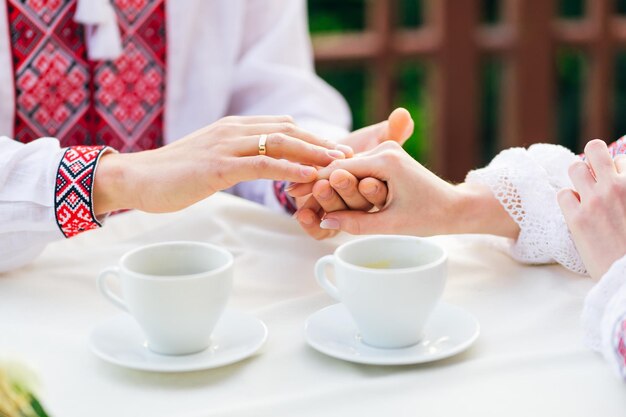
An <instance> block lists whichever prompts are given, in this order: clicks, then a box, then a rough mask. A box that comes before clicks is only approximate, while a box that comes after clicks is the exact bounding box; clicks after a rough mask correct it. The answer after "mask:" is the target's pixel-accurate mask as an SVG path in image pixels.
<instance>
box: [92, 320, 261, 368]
mask: <svg viewBox="0 0 626 417" xmlns="http://www.w3.org/2000/svg"><path fill="white" fill-rule="evenodd" d="M266 340H267V327H266V326H265V324H264V323H263V322H262V321H261V320H259V319H257V318H256V317H254V316H252V315H250V314H246V313H241V312H237V311H228V310H227V311H225V312H224V314H223V315H222V317H221V318H220V321H219V322H218V323H217V326H216V327H215V330H214V331H213V334H212V335H211V346H209V347H208V348H207V349H206V350H204V351H202V352H199V353H195V354H192V355H182V356H168V355H159V354H157V353H154V352H152V351H151V350H149V349H148V348H147V347H146V339H145V337H144V335H143V333H142V331H141V329H140V327H139V325H138V324H137V322H135V320H134V319H133V318H132V317H131V316H130V315H128V314H120V315H117V316H114V317H112V318H110V319H108V320H106V321H104V322H102V323H99V324H98V325H96V326H95V327H94V328H93V330H92V332H91V336H90V340H89V341H90V345H91V350H92V351H93V352H94V353H95V354H96V355H97V356H99V357H100V358H102V359H104V360H105V361H107V362H111V363H114V364H116V365H119V366H123V367H126V368H132V369H139V370H142V371H154V372H189V371H199V370H202V369H211V368H217V367H220V366H225V365H229V364H231V363H235V362H238V361H240V360H242V359H245V358H247V357H249V356H251V355H253V354H254V353H256V352H257V351H258V350H259V349H260V348H261V346H263V344H264V343H265V341H266Z"/></svg>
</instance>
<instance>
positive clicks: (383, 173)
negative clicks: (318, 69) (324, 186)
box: [318, 142, 519, 238]
mask: <svg viewBox="0 0 626 417" xmlns="http://www.w3.org/2000/svg"><path fill="white" fill-rule="evenodd" d="M341 170H344V171H347V172H348V173H350V174H351V175H353V176H354V177H355V178H357V179H360V181H361V183H363V182H364V181H365V180H363V179H365V178H375V179H377V180H379V181H383V182H384V183H386V186H387V188H388V195H387V202H386V204H385V205H384V207H383V208H382V209H381V210H380V211H378V212H373V213H366V212H363V211H350V210H347V211H335V212H332V213H328V214H326V216H325V218H324V221H323V222H322V224H321V226H322V227H323V228H326V229H330V230H343V231H346V232H348V233H352V234H372V233H395V234H411V235H420V236H426V235H434V234H444V233H490V234H496V235H500V236H506V237H512V238H514V237H516V236H517V234H518V233H519V229H518V227H517V225H516V224H515V222H514V221H513V220H512V219H511V218H510V216H509V215H508V214H507V213H506V211H505V210H504V208H503V207H502V206H501V205H500V203H499V202H498V200H497V199H496V198H495V197H494V196H493V194H492V193H491V191H490V190H489V189H488V188H486V187H482V186H477V185H470V184H461V185H452V184H450V183H448V182H446V181H444V180H442V179H441V178H439V177H437V176H436V175H435V174H433V173H432V172H430V171H429V170H427V169H426V168H424V167H423V166H422V165H420V164H419V163H418V162H417V161H415V160H414V159H413V158H412V157H411V156H410V155H409V154H407V153H406V152H405V151H404V150H403V149H402V147H401V146H400V145H399V144H398V143H396V142H385V143H383V144H381V145H379V146H378V147H376V148H375V149H374V150H372V151H370V152H366V153H364V154H361V155H357V156H355V157H354V158H351V159H346V160H341V161H335V162H333V163H331V164H330V165H329V166H328V167H326V168H322V169H320V171H319V173H318V174H319V178H320V179H328V178H330V177H331V176H333V175H337V174H336V173H338V172H339V173H341ZM342 175H343V174H342Z"/></svg>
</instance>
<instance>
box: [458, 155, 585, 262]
mask: <svg viewBox="0 0 626 417" xmlns="http://www.w3.org/2000/svg"><path fill="white" fill-rule="evenodd" d="M577 158H578V157H577V156H576V155H574V154H573V153H572V152H570V151H569V150H567V149H566V148H564V147H562V146H558V145H548V144H538V145H533V146H531V147H530V148H528V149H523V148H512V149H508V150H505V151H503V152H501V153H500V154H499V155H497V156H496V157H495V158H494V159H493V161H491V163H490V164H489V165H488V166H487V167H485V168H482V169H478V170H475V171H471V172H470V173H469V174H468V175H467V178H466V182H468V183H477V184H483V185H486V186H488V187H489V188H490V189H491V191H492V192H493V195H494V196H495V197H496V198H497V199H498V200H499V201H500V203H501V204H502V206H503V207H504V208H505V210H506V211H507V212H508V213H509V215H510V216H511V218H512V219H513V220H514V221H515V222H516V223H517V224H518V225H519V227H520V234H519V237H518V239H517V241H516V242H515V243H514V244H513V245H512V247H511V256H513V258H515V259H516V260H518V261H520V262H524V263H536V264H540V263H550V262H558V263H560V264H562V265H563V266H564V267H566V268H567V269H570V270H572V271H574V272H578V273H581V274H582V273H585V272H586V269H585V267H584V265H583V263H582V260H581V259H580V256H579V255H578V252H577V250H576V247H575V246H574V242H573V240H572V238H571V236H570V233H569V230H568V228H567V225H566V223H565V218H564V217H563V214H562V213H561V209H560V208H559V205H558V202H557V199H556V193H557V191H558V190H560V189H561V188H564V187H572V185H571V182H570V180H569V177H568V175H567V170H568V167H569V166H570V165H571V163H572V162H574V161H575V160H576V159H577Z"/></svg>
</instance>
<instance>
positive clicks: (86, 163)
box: [0, 137, 109, 272]
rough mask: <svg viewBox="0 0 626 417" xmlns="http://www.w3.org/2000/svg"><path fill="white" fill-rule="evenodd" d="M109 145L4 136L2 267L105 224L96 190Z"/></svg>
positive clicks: (0, 158)
mask: <svg viewBox="0 0 626 417" xmlns="http://www.w3.org/2000/svg"><path fill="white" fill-rule="evenodd" d="M107 150H109V148H105V147H98V146H96V147H85V146H83V147H72V148H65V149H64V148H61V147H60V146H59V142H58V140H56V139H54V138H41V139H38V140H35V141H33V142H31V143H28V144H23V143H20V142H17V141H15V140H12V139H10V138H7V137H0V272H1V271H7V270H11V269H14V268H17V267H19V266H22V265H24V264H26V263H28V262H29V261H31V260H32V259H33V258H35V257H36V256H37V255H38V254H39V253H40V252H41V251H42V250H43V249H44V248H45V246H46V245H47V244H48V243H49V242H52V241H54V240H57V239H61V238H63V237H71V236H74V235H76V234H77V233H79V232H80V231H83V230H89V229H92V228H95V227H99V226H100V224H99V222H98V221H97V219H96V218H95V216H93V211H92V199H91V191H92V185H93V177H94V174H95V167H96V165H97V162H98V160H99V157H100V155H102V154H103V153H104V152H106V151H107Z"/></svg>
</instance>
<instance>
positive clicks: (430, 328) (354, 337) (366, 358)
mask: <svg viewBox="0 0 626 417" xmlns="http://www.w3.org/2000/svg"><path fill="white" fill-rule="evenodd" d="M304 330H305V335H306V341H307V343H308V344H309V345H311V347H313V348H314V349H316V350H318V351H320V352H322V353H324V354H326V355H328V356H332V357H334V358H338V359H343V360H345V361H349V362H356V363H365V364H370V365H409V364H416V363H424V362H431V361H436V360H439V359H443V358H447V357H449V356H452V355H456V354H457V353H460V352H462V351H464V350H465V349H467V348H468V347H470V345H471V344H472V343H474V341H475V340H476V338H477V337H478V334H479V333H480V326H479V325H478V321H477V320H476V318H474V316H472V315H471V314H469V313H468V312H466V311H465V310H463V309H462V308H460V307H456V306H453V305H450V304H444V303H439V305H438V306H437V307H436V308H435V311H433V313H432V316H431V317H430V319H429V321H428V324H427V325H426V328H425V329H424V339H423V340H422V341H421V342H420V343H418V344H416V345H413V346H409V347H406V348H400V349H380V348H375V347H373V346H368V345H366V344H364V343H363V342H362V341H361V340H360V336H359V333H358V330H357V328H356V324H355V323H354V321H353V319H352V316H351V315H350V313H349V312H348V310H347V309H346V307H345V306H344V305H343V304H335V305H332V306H329V307H326V308H323V309H321V310H319V311H318V312H316V313H314V314H312V315H311V316H310V317H309V318H308V319H307V321H306V324H305V327H304Z"/></svg>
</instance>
